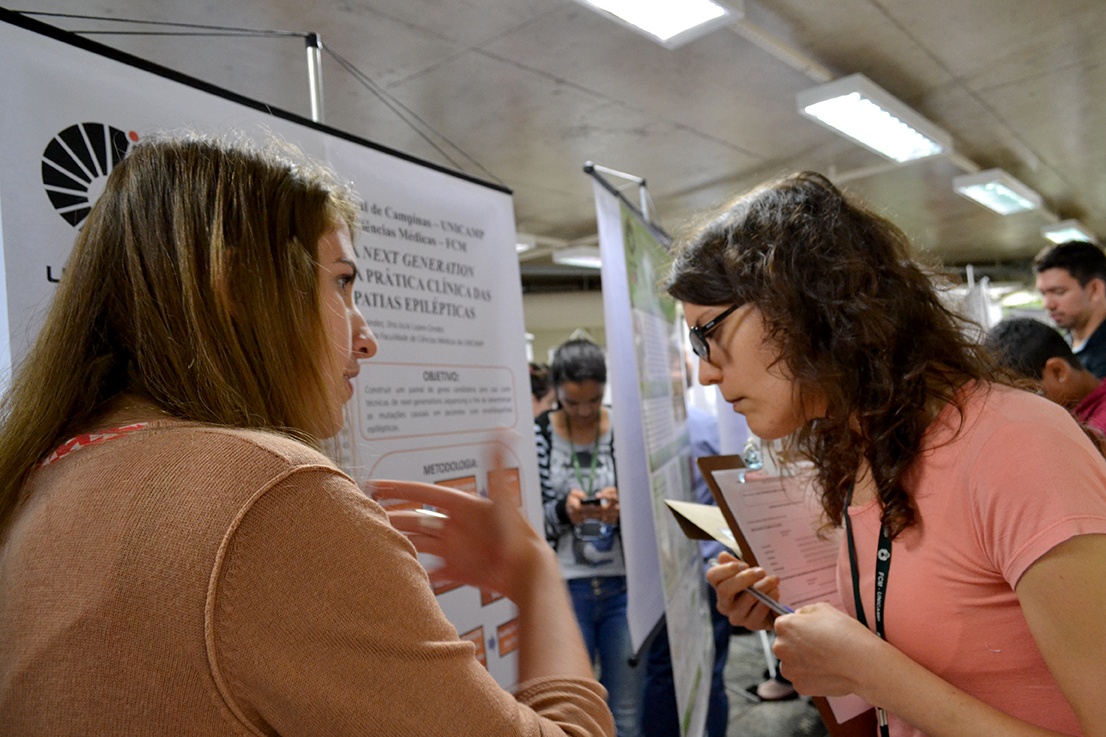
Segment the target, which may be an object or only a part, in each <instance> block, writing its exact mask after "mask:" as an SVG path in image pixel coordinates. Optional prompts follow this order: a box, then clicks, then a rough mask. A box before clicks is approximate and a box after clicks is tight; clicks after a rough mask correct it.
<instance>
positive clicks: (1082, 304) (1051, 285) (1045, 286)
mask: <svg viewBox="0 0 1106 737" xmlns="http://www.w3.org/2000/svg"><path fill="white" fill-rule="evenodd" d="M1033 270H1034V271H1035V272H1036V274H1037V290H1038V291H1039V292H1040V293H1041V296H1042V297H1043V298H1044V306H1045V309H1046V310H1048V314H1049V317H1051V318H1052V320H1053V322H1055V323H1056V326H1057V327H1059V328H1060V329H1062V330H1065V331H1067V335H1068V341H1069V342H1070V343H1071V347H1072V350H1073V351H1074V352H1075V355H1076V356H1078V358H1079V360H1080V361H1082V362H1083V365H1084V366H1085V367H1086V368H1087V370H1088V371H1090V372H1091V373H1093V374H1094V375H1095V376H1097V377H1098V378H1100V379H1101V378H1103V377H1106V327H1104V324H1106V253H1103V251H1102V249H1101V248H1099V247H1098V246H1096V245H1094V244H1093V243H1086V242H1083V241H1068V242H1067V243H1061V244H1059V245H1056V246H1050V247H1048V248H1046V249H1045V250H1044V251H1042V252H1041V253H1040V254H1038V255H1037V258H1036V259H1034V261H1033Z"/></svg>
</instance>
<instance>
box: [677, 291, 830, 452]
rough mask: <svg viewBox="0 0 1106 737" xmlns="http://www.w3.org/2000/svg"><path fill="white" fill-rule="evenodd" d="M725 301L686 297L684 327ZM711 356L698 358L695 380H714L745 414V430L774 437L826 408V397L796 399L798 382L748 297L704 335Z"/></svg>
mask: <svg viewBox="0 0 1106 737" xmlns="http://www.w3.org/2000/svg"><path fill="white" fill-rule="evenodd" d="M728 308H729V305H712V306H704V305H696V304H691V303H687V302H685V303H684V318H685V319H686V320H687V325H688V327H695V326H703V325H706V324H707V323H708V322H710V321H711V320H713V319H715V318H716V317H718V316H719V315H721V314H722V313H723V312H725V311H726V310H727V309H728ZM706 340H707V342H708V345H709V348H710V358H709V360H700V361H699V383H700V384H703V385H704V386H710V385H711V384H717V385H718V388H719V390H720V391H721V393H722V396H723V397H725V399H726V401H727V402H729V403H730V405H731V406H732V407H733V410H734V412H737V413H738V414H741V415H744V416H745V420H746V422H747V423H748V425H749V430H751V431H752V432H753V434H755V435H756V436H757V437H760V438H764V439H765V440H776V439H778V438H782V437H784V436H785V435H790V434H791V433H793V432H795V431H796V430H798V429H799V428H800V427H802V426H803V425H804V424H806V423H807V422H809V421H810V420H811V419H813V418H815V417H819V416H821V415H822V414H824V413H825V407H824V402H812V401H811V400H810V399H809V392H808V400H807V403H806V404H807V406H806V408H804V407H803V402H802V401H801V399H800V396H801V395H800V392H799V385H798V384H797V383H796V382H795V380H794V379H793V378H792V377H791V376H790V375H789V374H788V372H787V369H786V367H785V366H784V364H783V363H782V362H777V361H776V358H777V357H778V355H779V351H778V350H777V349H776V347H775V346H773V345H772V344H771V343H769V342H768V341H766V339H765V330H764V320H763V319H762V317H761V314H760V311H759V310H758V309H757V308H756V307H755V306H754V305H753V304H751V303H749V304H744V305H741V306H740V307H738V308H737V309H736V310H734V312H733V313H731V314H730V315H727V316H726V317H725V318H724V319H723V320H722V321H721V322H719V323H718V326H717V327H716V328H715V329H713V330H711V331H710V333H709V335H708V336H707V338H706Z"/></svg>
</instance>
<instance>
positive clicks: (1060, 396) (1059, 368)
mask: <svg viewBox="0 0 1106 737" xmlns="http://www.w3.org/2000/svg"><path fill="white" fill-rule="evenodd" d="M1075 383H1076V382H1075V368H1074V367H1073V366H1072V365H1071V364H1070V363H1068V362H1067V361H1065V360H1064V359H1062V358H1060V357H1059V356H1053V357H1052V358H1050V359H1048V360H1047V361H1045V367H1044V370H1043V371H1042V372H1041V390H1042V391H1043V392H1044V395H1045V396H1046V397H1048V398H1049V399H1051V400H1052V401H1053V402H1056V403H1057V404H1061V405H1063V406H1065V407H1066V406H1068V405H1069V404H1071V400H1072V398H1073V396H1075V394H1076V391H1077V390H1076V388H1075Z"/></svg>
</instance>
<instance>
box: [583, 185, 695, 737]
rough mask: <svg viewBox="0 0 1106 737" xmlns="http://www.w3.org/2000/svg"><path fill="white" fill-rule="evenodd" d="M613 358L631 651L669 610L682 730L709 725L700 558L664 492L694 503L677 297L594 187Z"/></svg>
mask: <svg viewBox="0 0 1106 737" xmlns="http://www.w3.org/2000/svg"><path fill="white" fill-rule="evenodd" d="M594 190H595V206H596V212H597V218H598V225H599V250H600V256H601V259H602V264H603V267H602V268H603V312H604V316H605V318H606V325H607V365H608V366H609V367H610V377H609V378H610V384H611V404H612V407H613V409H614V411H613V413H612V414H613V416H614V437H615V443H614V449H615V463H616V464H617V467H618V495H619V502H620V504H621V509H622V514H621V517H622V522H621V525H622V545H623V549H624V550H625V553H626V571H627V576H628V579H629V580H628V587H629V607H628V613H629V614H628V616H629V622H630V638H631V640H632V641H633V645H634V649H635V650H638V649H640V648H641V646H642V644H643V643H644V642H645V640H646V638H647V637H648V636H649V633H650V632H651V631H652V629H653V627H654V625H655V624H656V623H657V621H658V620H659V619H660V617H661V615H662V614H664V615H665V617H666V620H667V626H668V641H669V647H670V650H671V655H672V671H673V676H674V680H675V685H676V703H677V707H678V708H679V710H680V719H679V722H680V728H681V730H682V734H684V735H701V734H703V729H704V726H705V724H706V712H707V700H708V697H709V692H710V683H711V670H712V665H713V655H714V640H713V633H712V630H711V622H710V610H709V608H708V607H709V605H708V603H707V598H706V594H705V592H704V588H703V586H704V583H703V569H702V565H703V563H702V558H701V557H700V555H699V546H698V544H697V543H695V542H693V541H691V540H689V539H688V538H687V537H686V536H685V535H684V534H683V532H682V531H681V530H680V527H679V525H678V524H677V523H676V520H675V518H674V517H673V516H672V514H671V512H669V511H668V508H667V506H666V505H665V503H664V500H665V499H677V500H680V501H695V495H694V492H693V491H692V487H691V462H690V446H689V442H688V433H687V409H686V405H685V400H684V386H685V384H684V376H685V374H684V371H685V368H684V355H683V344H682V341H681V337H680V335H681V333H680V330H681V328H680V327H679V324H678V322H677V315H676V304H675V302H674V301H673V300H672V298H671V297H669V296H668V295H667V294H663V293H659V292H658V290H657V279H658V278H659V277H660V276H661V275H662V274H664V273H665V272H666V271H667V269H668V264H669V260H670V259H669V256H668V252H667V251H666V250H665V248H664V246H662V245H661V244H660V242H659V241H658V240H657V237H656V236H655V235H654V234H653V232H652V231H651V230H650V229H649V228H648V227H646V226H645V225H644V224H643V223H642V221H641V219H640V217H639V216H638V215H637V213H636V212H634V211H633V210H631V208H629V207H628V206H627V205H626V204H625V203H624V202H623V201H622V200H621V199H619V198H618V197H616V196H615V195H613V194H612V193H611V192H609V191H608V190H607V189H606V188H605V187H604V186H603V185H602V184H601V183H600V182H599V181H598V180H597V181H596V182H595V185H594Z"/></svg>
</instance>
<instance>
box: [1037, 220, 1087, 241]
mask: <svg viewBox="0 0 1106 737" xmlns="http://www.w3.org/2000/svg"><path fill="white" fill-rule="evenodd" d="M1041 235H1043V236H1044V237H1045V238H1048V239H1049V240H1050V241H1052V242H1053V243H1067V242H1068V241H1086V242H1087V243H1098V239H1097V238H1095V236H1094V233H1092V232H1091V231H1090V229H1089V228H1087V226H1086V225H1084V224H1083V223H1081V222H1079V221H1078V220H1061V221H1060V222H1058V223H1050V224H1048V225H1046V226H1044V227H1043V228H1041Z"/></svg>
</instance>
